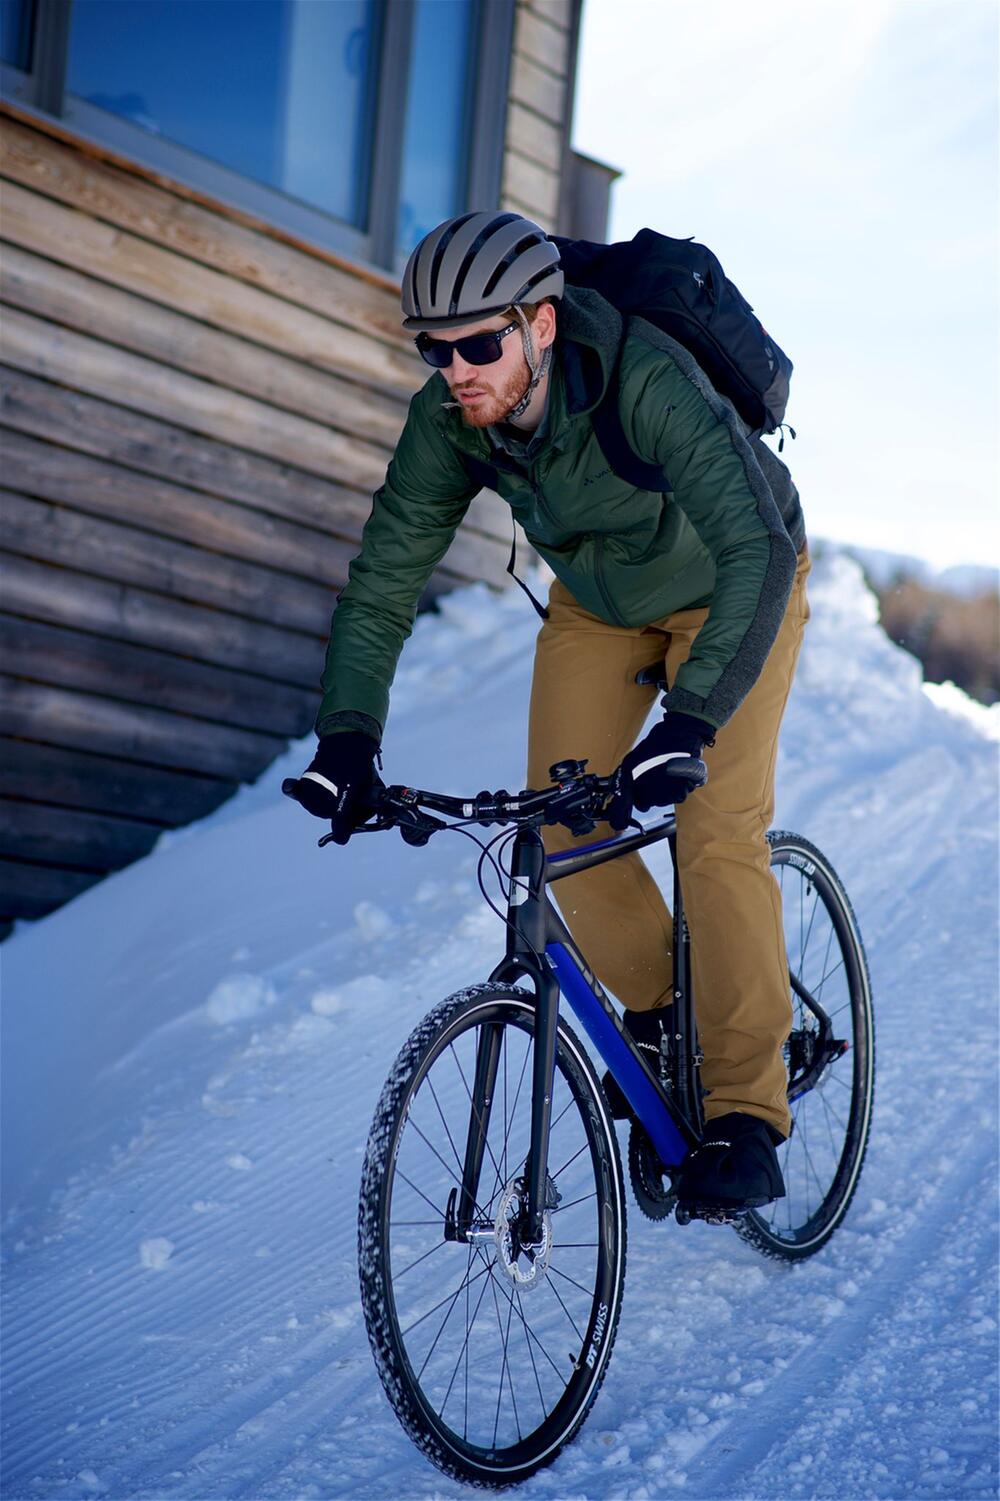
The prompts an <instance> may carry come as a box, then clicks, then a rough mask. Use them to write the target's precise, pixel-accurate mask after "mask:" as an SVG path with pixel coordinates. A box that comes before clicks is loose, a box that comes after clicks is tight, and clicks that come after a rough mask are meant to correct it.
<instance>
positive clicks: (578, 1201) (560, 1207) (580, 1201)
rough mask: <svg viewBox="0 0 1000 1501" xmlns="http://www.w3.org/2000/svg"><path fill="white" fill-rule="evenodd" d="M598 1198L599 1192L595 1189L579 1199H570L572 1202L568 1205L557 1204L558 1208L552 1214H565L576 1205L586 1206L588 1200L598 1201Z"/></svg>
mask: <svg viewBox="0 0 1000 1501" xmlns="http://www.w3.org/2000/svg"><path fill="white" fill-rule="evenodd" d="M596 1198H597V1191H596V1189H595V1190H593V1191H592V1192H591V1193H589V1194H583V1195H582V1196H581V1197H580V1198H579V1199H570V1201H569V1203H568V1204H557V1205H556V1207H555V1209H553V1210H551V1211H550V1213H552V1214H565V1213H566V1210H567V1209H572V1208H573V1206H574V1205H575V1204H585V1203H586V1202H587V1200H588V1199H596Z"/></svg>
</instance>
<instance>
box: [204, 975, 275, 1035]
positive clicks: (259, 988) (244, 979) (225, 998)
mask: <svg viewBox="0 0 1000 1501" xmlns="http://www.w3.org/2000/svg"><path fill="white" fill-rule="evenodd" d="M276 1000H277V996H276V994H275V990H274V986H273V985H272V984H271V983H270V981H269V980H265V978H264V976H263V975H250V974H243V975H227V976H226V977H225V979H224V980H220V981H219V983H218V985H216V987H215V989H214V990H213V991H212V994H211V995H210V996H209V998H208V1000H207V1001H206V1002H205V1010H206V1012H207V1013H208V1016H209V1018H210V1020H212V1021H213V1022H215V1023H216V1025H217V1026H220V1027H224V1026H227V1025H228V1024H229V1023H230V1022H238V1021H245V1020H246V1019H247V1018H248V1017H251V1016H257V1015H259V1014H260V1012H261V1011H263V1010H265V1008H266V1007H268V1006H273V1005H274V1003H275V1001H276Z"/></svg>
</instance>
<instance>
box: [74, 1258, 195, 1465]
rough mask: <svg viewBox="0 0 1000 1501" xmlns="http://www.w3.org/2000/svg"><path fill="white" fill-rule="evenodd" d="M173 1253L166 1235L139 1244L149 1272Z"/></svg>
mask: <svg viewBox="0 0 1000 1501" xmlns="http://www.w3.org/2000/svg"><path fill="white" fill-rule="evenodd" d="M173 1254H174V1243H173V1241H172V1240H167V1237H166V1236H165V1235H152V1236H150V1237H149V1239H148V1240H144V1241H142V1242H141V1244H140V1246H139V1260H140V1262H141V1263H142V1265H143V1266H144V1267H145V1268H146V1270H147V1272H162V1271H163V1269H164V1268H165V1266H166V1265H167V1263H168V1261H169V1260H170V1258H171V1256H172V1255H173ZM82 1478H83V1477H82V1476H81V1477H80V1479H82ZM95 1479H96V1477H95Z"/></svg>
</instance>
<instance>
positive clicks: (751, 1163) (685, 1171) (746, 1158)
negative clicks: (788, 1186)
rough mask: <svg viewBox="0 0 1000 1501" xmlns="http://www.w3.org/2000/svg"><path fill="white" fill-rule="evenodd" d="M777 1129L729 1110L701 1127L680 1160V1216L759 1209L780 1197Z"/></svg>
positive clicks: (781, 1191)
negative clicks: (694, 1143)
mask: <svg viewBox="0 0 1000 1501" xmlns="http://www.w3.org/2000/svg"><path fill="white" fill-rule="evenodd" d="M783 1140H784V1137H783V1136H782V1135H781V1133H780V1132H779V1131H776V1130H775V1129H774V1127H773V1126H769V1125H768V1124H767V1122H766V1121H763V1120H761V1119H760V1118H759V1116H756V1115H744V1114H743V1113H742V1111H739V1110H732V1111H730V1113H729V1114H728V1115H720V1116H717V1117H716V1119H715V1120H711V1121H708V1122H707V1123H706V1125H705V1135H704V1138H703V1139H702V1141H701V1143H700V1145H699V1146H697V1147H695V1149H694V1151H692V1152H691V1153H689V1155H688V1156H687V1157H686V1158H685V1159H684V1162H683V1164H682V1165H681V1171H680V1177H679V1178H678V1181H677V1202H678V1207H679V1209H680V1210H683V1211H686V1212H687V1213H686V1216H685V1217H686V1218H690V1217H694V1216H701V1217H705V1218H712V1217H714V1216H713V1212H714V1213H715V1214H717V1215H720V1216H721V1215H725V1214H726V1213H729V1214H734V1213H739V1212H740V1211H742V1210H745V1209H759V1208H760V1206H761V1205H762V1204H770V1203H771V1201H772V1199H783V1198H784V1197H785V1184H784V1180H783V1178H782V1176H781V1168H780V1167H779V1166H778V1157H777V1153H776V1152H775V1150H774V1149H775V1147H776V1146H777V1145H779V1144H780V1143H781V1142H782V1141H783Z"/></svg>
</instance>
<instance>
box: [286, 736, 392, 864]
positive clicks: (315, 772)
mask: <svg viewBox="0 0 1000 1501" xmlns="http://www.w3.org/2000/svg"><path fill="white" fill-rule="evenodd" d="M377 752H378V742H377V741H375V740H373V739H372V737H371V736H370V735H366V734H364V733H363V732H362V731H361V730H342V731H341V732H340V733H339V734H336V735H323V736H322V737H321V739H320V742H319V745H318V746H317V748H316V754H315V756H314V757H313V759H312V760H311V761H310V762H309V765H308V766H307V767H306V769H305V771H304V772H303V773H302V775H301V777H300V778H299V781H298V785H297V787H296V789H295V796H296V798H297V800H298V801H299V802H300V803H301V804H302V806H303V808H306V809H307V810H308V811H309V812H310V813H314V814H315V815H316V817H317V818H327V819H329V820H330V832H331V833H332V834H333V838H334V842H335V843H336V844H346V843H347V841H348V839H350V837H351V835H352V834H353V833H354V831H355V829H356V828H357V827H358V824H360V823H363V822H364V820H365V819H366V818H367V816H368V812H369V810H370V807H371V795H372V792H373V790H374V788H375V787H376V786H381V785H382V779H381V777H379V776H378V775H377V774H376V771H375V756H376V754H377Z"/></svg>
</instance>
